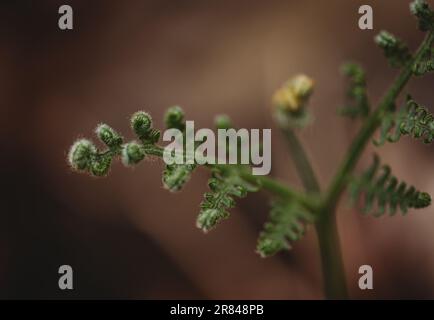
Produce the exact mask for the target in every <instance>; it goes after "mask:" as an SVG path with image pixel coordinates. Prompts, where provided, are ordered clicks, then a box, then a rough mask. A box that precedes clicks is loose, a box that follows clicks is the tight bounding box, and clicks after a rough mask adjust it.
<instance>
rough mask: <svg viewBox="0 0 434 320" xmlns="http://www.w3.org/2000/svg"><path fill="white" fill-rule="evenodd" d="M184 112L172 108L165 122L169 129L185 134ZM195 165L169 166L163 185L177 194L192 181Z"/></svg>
mask: <svg viewBox="0 0 434 320" xmlns="http://www.w3.org/2000/svg"><path fill="white" fill-rule="evenodd" d="M184 117H185V116H184V111H183V110H182V109H181V107H179V106H173V107H170V108H169V109H168V110H167V111H166V113H165V115H164V122H165V124H166V127H167V129H178V130H180V132H182V134H185V121H184ZM195 168H196V165H195V164H176V163H174V164H168V165H166V169H164V171H163V185H164V187H165V188H166V189H168V190H169V191H171V192H176V191H179V190H181V189H182V187H183V186H184V185H185V184H186V183H187V182H188V180H190V177H191V173H192V172H193V170H194V169H195Z"/></svg>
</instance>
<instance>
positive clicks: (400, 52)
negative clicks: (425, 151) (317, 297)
mask: <svg viewBox="0 0 434 320" xmlns="http://www.w3.org/2000/svg"><path fill="white" fill-rule="evenodd" d="M410 11H411V13H412V14H413V15H415V16H416V18H417V19H418V24H419V29H420V30H421V31H423V32H425V33H426V36H425V39H424V40H423V42H422V44H421V45H420V47H419V49H418V50H417V51H416V52H415V53H413V54H412V53H411V52H410V50H409V48H408V46H407V45H406V44H405V43H404V42H403V41H402V40H399V39H398V38H397V37H395V36H394V35H392V34H391V33H389V32H386V31H381V32H380V33H379V35H378V36H377V37H376V38H375V42H376V43H377V44H378V46H379V47H380V48H381V49H382V50H383V51H384V54H385V56H386V58H387V60H388V62H389V65H390V66H391V67H393V68H397V69H399V70H400V71H399V75H398V76H397V78H396V79H395V80H394V82H393V83H392V85H391V86H390V89H389V90H388V91H387V92H386V93H385V95H384V97H383V99H382V100H381V101H380V102H379V104H378V106H377V107H376V108H374V107H373V105H372V104H371V103H370V101H369V99H368V91H367V81H366V74H365V72H364V70H363V69H362V68H361V66H359V65H358V64H355V63H350V64H346V65H345V66H344V67H343V70H342V71H343V73H344V75H345V76H346V77H347V78H348V79H349V85H348V91H347V94H346V105H345V107H343V108H340V109H339V113H340V114H342V115H344V116H348V117H350V118H351V119H353V120H358V121H361V122H362V126H361V129H360V131H359V133H358V134H357V135H356V137H355V138H354V140H353V141H352V143H351V145H350V147H349V149H348V151H347V153H346V155H345V157H344V159H343V161H342V163H341V165H340V166H339V169H338V171H337V173H336V175H335V176H334V178H333V179H332V181H331V183H330V185H329V186H327V187H326V188H324V189H323V190H322V188H320V185H319V183H318V180H317V178H316V175H315V172H314V170H313V167H312V165H311V163H310V161H309V158H308V156H307V153H306V152H305V150H304V147H303V145H302V144H301V142H300V141H299V139H298V137H297V132H298V131H299V130H302V129H303V128H304V127H306V126H308V125H311V124H312V122H313V117H312V116H311V115H310V112H309V110H308V109H307V103H308V101H309V97H310V95H311V94H312V92H313V87H314V86H313V81H312V80H311V79H310V78H309V77H307V76H304V75H299V76H297V77H294V78H293V79H290V80H289V81H287V82H286V83H285V84H284V85H283V86H282V88H280V89H278V90H277V91H276V93H275V94H274V96H273V100H272V101H273V106H274V109H273V115H274V118H275V120H276V123H277V126H278V127H279V128H280V129H281V131H282V133H283V135H284V136H285V138H286V140H287V144H288V147H289V150H290V155H291V157H292V159H293V160H294V165H295V167H296V169H297V172H298V174H299V176H300V179H301V180H302V182H303V186H304V189H305V191H304V192H301V191H298V190H295V189H294V188H292V187H290V186H287V185H284V184H282V183H280V182H278V181H277V180H275V179H273V178H270V177H267V176H255V175H252V174H251V173H250V172H249V169H250V168H249V165H246V164H215V163H205V164H204V163H198V161H196V160H194V162H192V163H173V164H167V165H166V167H165V169H164V171H163V175H162V181H163V185H164V187H165V188H166V189H167V190H169V191H171V192H177V191H180V190H181V189H182V188H183V187H184V185H185V184H186V183H187V182H188V181H189V180H190V177H191V175H192V173H193V172H194V170H195V169H196V168H197V167H198V166H204V167H206V168H209V169H210V172H211V178H210V180H209V182H208V186H209V189H210V191H209V192H207V193H206V194H205V196H204V200H203V201H202V203H201V205H200V212H199V215H198V218H197V221H196V224H197V226H198V227H199V228H200V229H202V230H203V231H205V232H208V231H209V230H211V229H213V228H215V227H216V226H217V225H218V224H219V223H221V222H222V221H223V220H225V219H226V218H228V216H229V211H228V210H229V209H230V208H232V207H233V206H234V205H235V198H241V197H245V196H246V195H247V194H248V193H251V192H257V191H259V190H261V189H262V190H265V191H268V193H270V195H271V196H272V201H271V210H270V217H269V222H267V223H266V224H265V227H264V231H263V232H261V234H260V236H259V240H258V245H257V252H258V253H259V254H260V255H261V256H262V257H266V256H270V255H273V254H276V253H277V252H279V251H281V250H284V249H289V248H291V245H292V243H293V242H295V241H297V240H299V239H300V238H301V237H302V236H303V234H304V233H305V231H306V230H307V227H308V225H314V226H315V228H316V231H317V233H318V240H319V247H320V251H321V261H322V272H323V280H324V291H325V295H326V297H328V298H334V299H336V298H347V297H348V296H347V288H346V281H345V276H344V267H343V259H342V256H341V254H340V243H339V236H338V233H337V226H336V217H335V213H336V212H335V211H336V206H337V203H338V201H339V199H340V198H341V195H342V193H343V192H344V190H346V189H347V188H348V191H349V193H350V196H351V198H352V200H353V202H358V201H362V202H363V205H362V207H363V210H362V211H363V212H364V213H372V214H374V215H375V216H380V215H383V214H385V213H386V212H389V213H390V215H394V214H395V213H396V212H397V211H398V209H399V210H400V211H401V212H402V213H403V214H405V213H407V211H408V210H409V209H419V208H424V207H427V206H428V205H430V204H431V197H430V195H429V194H427V193H425V192H421V191H418V190H417V189H416V188H414V187H412V186H409V184H408V183H406V182H404V181H399V180H398V178H396V177H395V176H393V175H392V173H391V168H390V167H389V166H387V165H386V166H382V167H380V159H379V157H378V156H374V162H373V164H372V165H371V167H369V168H368V169H367V170H366V171H365V172H364V173H363V174H362V175H360V176H359V175H357V174H355V173H354V172H353V171H354V168H355V166H356V164H357V162H358V160H359V158H360V156H361V154H362V152H363V151H364V149H365V147H366V145H367V143H368V142H369V141H371V140H372V139H373V135H374V134H375V132H376V131H377V129H380V130H379V131H380V132H379V138H378V139H374V140H373V142H374V144H375V145H377V146H381V145H383V144H384V143H386V142H397V141H398V140H399V139H400V138H401V136H403V135H404V136H410V137H412V138H414V139H422V140H423V141H424V142H425V143H427V144H430V143H432V142H433V140H434V116H433V115H432V114H431V113H430V112H429V111H428V109H427V108H425V107H423V106H421V105H419V104H418V103H417V102H415V100H413V99H412V98H411V97H410V95H408V97H407V100H406V102H405V105H404V106H403V107H402V108H400V109H399V110H396V109H397V108H396V106H395V101H396V99H397V98H398V96H399V95H400V93H401V92H402V91H403V89H404V88H405V86H406V84H407V83H408V81H409V80H410V79H411V77H412V76H423V75H425V74H427V73H429V72H432V71H434V58H433V52H434V49H433V42H434V12H433V11H432V10H431V8H430V7H429V6H428V4H427V3H426V1H424V0H415V1H413V2H412V3H411V4H410ZM164 122H165V125H166V127H167V129H177V130H179V135H182V136H185V135H186V123H185V115H184V112H183V111H182V109H181V108H180V107H178V106H175V107H171V108H169V109H168V110H167V112H166V114H165V116H164ZM216 125H217V129H228V128H232V125H231V123H230V119H229V118H227V117H226V116H221V117H218V118H217V119H216ZM131 128H132V130H133V132H134V133H135V135H136V136H137V139H136V140H133V141H130V142H124V138H123V137H122V136H121V135H120V134H119V133H117V132H116V131H115V130H114V129H112V128H111V127H110V126H108V125H107V124H100V125H98V127H97V129H96V135H97V136H98V138H99V139H100V140H101V141H102V142H103V143H104V144H105V146H106V148H105V149H104V150H99V149H98V148H97V147H96V146H95V145H94V144H93V143H92V142H91V141H90V140H87V139H80V140H78V141H76V142H75V143H74V144H73V145H72V147H71V149H70V151H69V155H68V161H69V164H70V166H71V168H72V169H73V170H76V171H79V172H86V173H89V174H91V175H93V176H105V175H107V174H108V172H109V169H110V166H111V163H112V161H113V160H114V159H115V158H120V159H121V160H122V163H123V164H124V165H125V166H133V165H137V164H138V163H139V162H141V161H142V160H144V159H146V158H147V157H150V156H154V157H160V158H164V153H165V149H164V147H163V146H161V145H159V144H158V142H159V140H160V131H159V130H157V129H155V128H154V127H153V122H152V118H151V116H150V115H149V114H148V113H146V112H144V111H139V112H136V113H135V114H134V115H133V116H132V117H131ZM183 147H184V149H185V146H183ZM197 147H198V145H197V144H196V145H195V150H196V149H197ZM188 156H189V154H187V153H186V152H183V153H182V152H181V154H178V155H177V157H181V158H183V159H186V158H187V157H188Z"/></svg>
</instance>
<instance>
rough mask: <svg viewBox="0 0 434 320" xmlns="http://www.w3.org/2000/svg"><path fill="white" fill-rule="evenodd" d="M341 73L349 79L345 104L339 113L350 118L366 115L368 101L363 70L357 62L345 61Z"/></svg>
mask: <svg viewBox="0 0 434 320" xmlns="http://www.w3.org/2000/svg"><path fill="white" fill-rule="evenodd" d="M342 73H343V74H344V75H345V76H346V77H347V78H348V79H349V82H350V83H349V86H348V90H347V94H346V96H347V100H348V102H347V104H348V105H347V106H345V107H343V108H341V109H340V110H339V113H340V114H341V115H344V116H348V117H350V118H356V117H359V116H360V117H366V116H367V115H368V114H369V109H370V107H369V101H368V95H367V90H366V76H365V71H364V70H363V69H362V67H360V66H359V65H358V64H355V63H346V64H344V65H343V67H342Z"/></svg>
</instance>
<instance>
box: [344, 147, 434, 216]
mask: <svg viewBox="0 0 434 320" xmlns="http://www.w3.org/2000/svg"><path fill="white" fill-rule="evenodd" d="M349 193H350V197H351V199H352V201H353V202H356V201H357V200H359V199H361V198H362V197H363V200H364V205H363V212H364V213H365V214H367V213H371V212H373V214H374V215H375V216H381V215H383V214H385V213H386V211H388V212H389V213H390V215H394V214H395V213H396V211H397V209H398V208H399V209H400V210H401V212H402V213H403V214H406V213H407V211H408V209H409V208H416V209H418V208H425V207H427V206H429V205H430V204H431V197H430V195H429V194H428V193H426V192H420V191H418V190H416V189H415V188H414V187H413V186H408V185H407V184H406V183H405V182H403V181H401V182H399V181H398V179H397V178H396V177H395V176H393V175H392V173H391V169H390V167H389V166H387V165H383V166H381V168H380V159H379V158H378V156H377V155H375V156H374V161H373V163H372V165H371V166H370V167H369V168H368V169H367V170H366V171H365V172H364V173H363V174H362V175H361V176H360V177H354V178H352V181H351V183H350V187H349Z"/></svg>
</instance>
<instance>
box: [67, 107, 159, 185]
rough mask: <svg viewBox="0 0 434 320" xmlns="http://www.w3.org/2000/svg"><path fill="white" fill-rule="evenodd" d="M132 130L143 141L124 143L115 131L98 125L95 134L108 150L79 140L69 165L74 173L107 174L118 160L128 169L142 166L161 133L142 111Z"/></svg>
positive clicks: (74, 147)
mask: <svg viewBox="0 0 434 320" xmlns="http://www.w3.org/2000/svg"><path fill="white" fill-rule="evenodd" d="M131 128H132V129H133V131H134V132H135V133H136V135H137V136H138V138H139V140H140V142H137V141H131V142H128V143H125V144H124V143H123V141H124V139H123V138H122V136H121V135H120V134H118V133H117V132H116V131H115V130H114V129H112V128H111V127H110V126H108V125H107V124H104V123H101V124H99V125H98V126H97V128H96V130H95V133H96V135H97V136H98V138H99V139H100V140H101V141H102V142H103V143H104V144H105V145H106V146H107V148H106V149H105V150H102V151H100V150H99V149H98V148H97V147H96V146H95V145H94V144H93V143H92V142H91V141H89V140H87V139H79V140H77V141H76V142H75V143H74V144H73V145H72V146H71V148H70V150H69V154H68V162H69V164H70V166H71V167H72V168H73V169H74V170H77V171H81V172H86V173H90V174H91V175H93V176H96V177H101V176H105V175H107V173H108V172H109V170H110V166H111V163H112V161H113V159H114V158H115V157H120V158H121V160H122V163H123V164H124V165H125V166H132V165H135V164H137V163H139V162H140V161H142V160H143V159H144V158H145V156H146V152H147V148H148V149H149V148H152V146H153V145H154V144H155V143H156V142H157V141H158V139H159V137H160V131H158V130H156V129H154V128H153V127H152V119H151V116H150V115H149V114H147V113H146V112H143V111H139V112H136V113H135V114H133V116H132V117H131Z"/></svg>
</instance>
